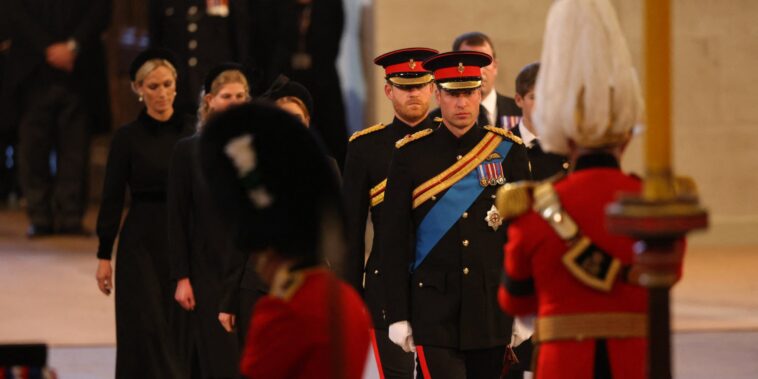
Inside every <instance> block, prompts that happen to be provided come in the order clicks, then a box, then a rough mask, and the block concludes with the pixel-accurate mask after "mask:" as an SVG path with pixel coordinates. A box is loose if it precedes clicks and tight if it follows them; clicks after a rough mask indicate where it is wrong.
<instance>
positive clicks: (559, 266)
mask: <svg viewBox="0 0 758 379" xmlns="http://www.w3.org/2000/svg"><path fill="white" fill-rule="evenodd" d="M640 187H641V185H640V182H639V180H637V179H636V178H633V177H631V176H628V175H625V174H623V173H622V172H621V171H620V170H619V169H616V168H589V169H584V170H579V171H576V172H574V173H572V174H570V175H569V176H567V177H566V178H565V179H563V180H561V181H559V182H558V183H556V184H555V189H556V192H557V194H558V196H559V198H560V201H561V204H562V205H563V207H564V209H565V210H566V212H567V213H568V214H569V215H570V216H571V217H572V218H573V219H574V221H576V223H577V225H578V226H579V229H580V230H581V231H582V233H584V235H586V236H587V237H589V238H590V239H591V240H592V241H593V242H594V243H595V245H597V246H598V247H600V248H601V249H603V250H604V251H606V252H607V253H609V254H611V255H613V256H615V257H617V258H618V259H620V260H621V262H622V263H623V264H624V265H627V264H631V263H632V260H633V251H632V244H633V240H632V239H630V238H627V237H621V236H616V235H610V234H609V233H607V232H606V228H605V207H606V205H608V204H609V203H611V202H613V201H614V200H615V198H616V195H617V194H618V193H620V192H626V193H638V192H639V191H640ZM566 250H567V248H566V244H565V242H564V241H563V240H561V238H560V237H558V235H557V234H556V233H555V232H554V231H553V229H552V228H551V227H550V225H549V224H548V223H547V222H546V221H544V220H543V219H542V218H541V217H540V216H539V215H537V214H536V213H535V212H533V211H530V212H529V213H526V214H524V215H523V216H521V217H519V218H518V219H516V220H514V221H513V222H512V223H511V224H510V227H509V229H508V243H507V245H506V246H505V260H504V265H505V270H506V273H507V275H508V276H509V277H510V278H511V279H512V280H526V279H529V278H532V279H533V280H534V288H535V290H534V294H532V295H527V296H514V295H512V294H510V293H508V291H507V290H506V289H505V288H504V287H503V286H501V287H500V291H499V293H498V300H499V302H500V306H501V307H502V308H503V310H505V311H506V312H508V313H510V314H514V315H525V314H534V313H536V314H537V316H538V317H544V316H557V315H569V314H580V313H605V312H630V313H647V291H646V290H645V289H644V288H642V287H639V286H635V285H631V284H628V283H624V282H621V281H617V282H616V283H614V285H613V288H612V289H611V291H610V292H602V291H598V290H595V289H592V288H590V287H589V286H587V285H585V284H582V283H581V282H580V281H579V280H578V279H576V278H575V277H574V276H572V274H571V273H570V272H569V270H568V269H567V268H566V267H565V266H564V265H563V263H562V262H561V257H562V255H563V254H564V253H565V252H566ZM646 348H647V340H646V339H645V338H623V339H620V338H615V339H614V338H609V339H607V349H608V359H609V363H610V366H611V370H612V374H613V378H614V379H643V378H644V377H645V367H646ZM594 353H595V340H592V339H585V340H581V341H577V340H564V341H552V342H543V343H541V344H540V346H539V353H538V354H539V355H538V357H537V362H536V378H537V379H540V378H543V379H544V378H569V379H571V378H576V379H583V378H592V377H593V368H594Z"/></svg>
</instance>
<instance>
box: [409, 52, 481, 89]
mask: <svg viewBox="0 0 758 379" xmlns="http://www.w3.org/2000/svg"><path fill="white" fill-rule="evenodd" d="M490 63H492V57H491V56H489V55H488V54H485V53H480V52H478V51H451V52H449V53H442V54H437V55H435V56H433V57H430V58H429V59H427V60H425V61H424V67H425V68H426V69H428V70H432V71H433V72H434V80H435V81H436V82H437V84H438V85H439V86H440V87H442V88H443V89H446V90H451V91H454V90H464V89H474V88H479V87H481V86H482V67H485V66H487V65H489V64H490Z"/></svg>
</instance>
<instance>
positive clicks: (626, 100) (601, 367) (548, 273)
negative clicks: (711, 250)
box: [498, 0, 648, 379]
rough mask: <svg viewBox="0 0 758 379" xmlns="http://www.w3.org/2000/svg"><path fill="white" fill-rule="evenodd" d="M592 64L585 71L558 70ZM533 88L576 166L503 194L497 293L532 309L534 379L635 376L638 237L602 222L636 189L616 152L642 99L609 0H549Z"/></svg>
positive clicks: (541, 123)
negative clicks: (504, 224) (504, 238)
mask: <svg viewBox="0 0 758 379" xmlns="http://www.w3.org/2000/svg"><path fill="white" fill-rule="evenodd" d="M577 20H581V22H578V21H577ZM587 35H592V36H595V37H594V38H592V39H587V41H586V42H587V43H585V44H584V45H583V46H582V47H581V48H580V49H578V50H571V51H569V52H568V53H566V51H565V49H562V48H561V47H563V46H569V45H570V43H571V42H572V41H575V40H577V39H579V38H585V37H586V36H587ZM587 67H591V68H592V70H591V71H592V72H591V73H589V74H588V75H586V76H582V77H581V78H576V79H575V80H574V81H572V82H571V83H566V82H565V80H564V79H565V78H566V77H569V76H572V75H575V74H574V72H576V71H574V70H587ZM535 92H536V98H537V99H539V102H538V104H537V107H536V109H535V112H534V117H533V121H534V126H535V127H536V132H537V135H538V136H539V137H540V141H541V143H542V145H543V146H544V149H545V151H547V152H553V153H557V154H566V155H568V156H569V158H570V160H571V162H572V171H571V172H570V173H569V174H568V175H567V176H565V177H564V178H562V179H559V180H557V181H544V182H540V183H537V184H521V185H518V184H516V185H513V186H510V187H504V188H503V189H502V190H501V193H500V194H499V195H498V208H499V209H500V210H501V214H502V216H503V217H504V218H506V219H508V218H510V217H517V218H516V219H515V220H514V221H513V222H512V223H511V225H510V227H509V229H508V243H507V245H506V249H505V261H504V273H505V275H504V280H503V284H502V287H501V289H500V293H499V300H500V304H501V306H502V308H503V310H504V311H506V312H509V313H512V314H516V315H522V314H535V313H536V314H537V320H536V324H535V329H536V332H535V337H534V339H535V343H537V344H538V346H539V348H538V349H537V351H538V356H537V358H536V371H535V373H536V378H537V379H542V378H596V379H599V378H614V379H619V378H621V379H642V378H644V377H646V375H645V367H646V365H645V358H646V355H645V353H646V346H647V338H646V331H647V320H646V313H647V301H648V300H647V291H646V290H645V289H644V288H643V287H641V286H639V285H637V283H636V278H635V276H636V275H635V274H634V272H635V271H634V270H632V269H631V263H632V261H633V257H634V250H633V244H634V240H632V239H631V238H629V237H625V236H619V235H611V234H609V233H608V231H607V228H606V225H605V208H606V206H607V205H608V204H609V203H611V202H613V201H614V200H615V198H616V196H617V195H618V194H619V193H637V192H639V191H640V189H641V183H640V181H639V180H638V179H636V178H634V177H633V176H631V175H627V174H624V173H623V172H622V171H621V169H620V167H619V161H620V158H621V154H622V152H623V150H624V147H625V146H626V144H627V143H628V142H629V140H630V138H631V135H632V130H633V128H634V126H635V125H636V124H637V123H638V122H639V121H640V120H641V114H642V108H643V105H642V102H641V96H640V90H639V85H638V83H637V79H636V73H635V70H634V67H633V66H632V60H631V57H630V54H629V51H628V47H627V44H626V41H625V40H624V37H623V33H622V32H621V27H620V25H619V23H618V20H617V18H616V15H615V12H614V11H613V8H612V6H611V4H610V2H609V1H607V0H592V1H573V0H565V1H561V2H556V3H555V4H554V5H553V6H552V8H551V10H550V13H549V16H548V24H547V27H546V32H545V44H544V46H543V53H542V68H541V72H540V81H539V82H538V83H537V88H536V90H535ZM590 99H592V101H589V100H590ZM516 199H519V200H518V201H516ZM501 201H502V203H503V204H501ZM535 236H539V237H538V238H535Z"/></svg>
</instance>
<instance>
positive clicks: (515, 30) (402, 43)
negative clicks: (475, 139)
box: [366, 0, 758, 245]
mask: <svg viewBox="0 0 758 379" xmlns="http://www.w3.org/2000/svg"><path fill="white" fill-rule="evenodd" d="M551 3H552V2H551V1H549V0H509V1H495V0H468V1H450V0H418V1H408V0H375V1H374V3H373V5H372V7H373V8H372V12H371V14H372V23H373V25H374V28H373V35H371V33H369V35H368V36H367V37H366V38H368V40H367V42H368V43H367V45H366V46H371V49H369V50H370V51H368V52H367V53H368V55H371V56H376V55H378V54H379V53H382V52H386V51H389V50H392V49H396V48H402V47H409V46H417V45H418V46H427V47H432V48H436V49H439V50H440V51H448V50H450V47H451V43H452V40H453V39H454V38H455V36H457V35H458V34H460V33H463V32H467V31H472V30H479V31H482V32H484V33H487V34H489V35H490V36H491V37H492V38H493V40H494V43H495V47H496V49H497V52H498V58H499V59H500V61H499V63H500V75H499V78H498V83H497V89H498V91H499V92H502V93H505V94H507V95H511V96H512V95H513V92H514V89H513V87H514V85H513V81H514V78H515V76H516V74H517V73H518V71H519V69H520V68H521V67H523V66H524V65H525V64H527V63H530V62H533V61H536V60H538V59H539V55H540V49H541V44H542V34H543V30H544V25H545V18H546V15H547V10H548V8H549V6H550V4H551ZM614 4H615V6H616V9H617V11H618V13H619V19H620V21H621V24H622V27H623V29H624V31H625V34H626V36H627V39H628V41H629V45H630V49H631V51H632V55H633V58H634V61H635V63H636V64H637V67H638V68H639V70H640V75H641V77H642V78H644V68H643V67H642V64H643V60H642V58H643V46H642V38H643V36H642V30H643V28H642V22H643V20H642V8H641V7H642V2H641V1H628V0H614ZM673 13H674V17H673V26H672V29H673V36H674V40H673V65H674V66H673V83H672V88H673V102H672V103H673V108H674V109H673V110H672V111H673V112H672V114H673V132H672V133H673V137H674V141H675V142H674V147H673V151H674V167H675V170H676V173H677V174H679V175H689V176H692V177H694V178H695V180H696V181H697V183H698V186H699V189H700V194H701V201H702V202H703V204H705V206H706V207H707V208H708V209H709V210H710V214H711V224H712V227H711V229H710V230H709V231H708V232H707V233H704V234H700V235H698V236H696V237H695V238H693V239H692V242H693V243H695V244H715V245H739V244H757V243H758V194H754V192H758V105H755V104H754V102H758V70H757V69H756V66H757V64H758V22H756V20H758V1H755V0H730V1H716V0H674V2H673ZM371 74H372V72H371V71H369V79H370V80H369V87H368V88H369V89H370V92H371V93H370V97H369V98H370V99H371V100H370V102H369V112H367V114H369V115H371V116H370V117H371V120H367V123H369V122H370V123H373V122H387V121H389V120H390V119H391V117H392V109H391V107H390V105H389V103H388V102H387V101H386V99H385V98H384V95H383V94H382V93H381V92H380V90H381V86H382V83H383V80H382V72H381V70H380V69H378V68H375V69H374V71H373V76H372V75H371ZM642 145H643V138H642V136H640V137H639V138H637V139H636V140H635V141H634V142H633V143H632V144H631V145H630V147H629V150H628V152H627V154H626V157H625V159H624V167H625V168H626V169H627V170H631V171H635V172H638V173H642V172H643V167H644V166H643V152H642V148H643V147H642Z"/></svg>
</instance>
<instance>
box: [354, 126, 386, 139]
mask: <svg viewBox="0 0 758 379" xmlns="http://www.w3.org/2000/svg"><path fill="white" fill-rule="evenodd" d="M386 127H387V126H386V125H384V124H376V125H373V126H369V127H368V128H366V129H363V130H359V131H357V132H355V133H353V135H352V136H350V139H349V140H348V142H353V140H354V139H356V138H358V137H361V136H365V135H366V134H371V133H373V132H376V131H379V130H382V129H384V128H386Z"/></svg>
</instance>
